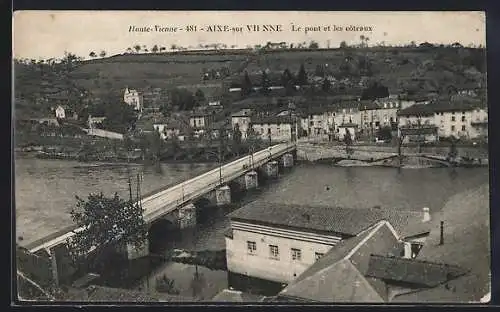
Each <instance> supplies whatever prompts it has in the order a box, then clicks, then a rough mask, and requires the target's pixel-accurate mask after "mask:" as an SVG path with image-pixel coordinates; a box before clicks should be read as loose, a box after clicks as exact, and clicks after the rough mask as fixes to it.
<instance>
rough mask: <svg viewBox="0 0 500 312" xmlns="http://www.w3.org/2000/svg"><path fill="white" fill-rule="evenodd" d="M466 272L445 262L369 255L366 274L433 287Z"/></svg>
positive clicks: (387, 279)
mask: <svg viewBox="0 0 500 312" xmlns="http://www.w3.org/2000/svg"><path fill="white" fill-rule="evenodd" d="M466 273H467V271H466V270H464V269H462V268H460V267H458V266H454V265H449V264H445V263H434V262H427V261H419V260H416V259H403V258H397V257H387V256H379V255H371V256H370V262H369V264H368V271H367V272H366V276H369V277H375V278H379V279H382V280H386V281H393V282H404V283H408V284H414V285H416V286H419V287H422V286H424V287H435V286H437V285H439V284H442V283H444V282H446V281H449V280H452V279H455V278H457V277H459V276H462V275H464V274H466Z"/></svg>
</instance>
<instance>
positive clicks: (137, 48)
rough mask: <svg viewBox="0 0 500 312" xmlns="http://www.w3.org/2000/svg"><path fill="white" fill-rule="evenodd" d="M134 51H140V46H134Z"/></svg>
mask: <svg viewBox="0 0 500 312" xmlns="http://www.w3.org/2000/svg"><path fill="white" fill-rule="evenodd" d="M134 50H135V52H137V53H139V51H141V46H140V45H138V44H136V45H135V46H134Z"/></svg>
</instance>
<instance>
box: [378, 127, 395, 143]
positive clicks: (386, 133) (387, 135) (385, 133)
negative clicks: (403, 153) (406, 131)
mask: <svg viewBox="0 0 500 312" xmlns="http://www.w3.org/2000/svg"><path fill="white" fill-rule="evenodd" d="M377 137H378V139H379V140H384V141H389V140H391V139H392V128H391V127H389V126H387V127H382V128H380V129H379V130H378V134H377Z"/></svg>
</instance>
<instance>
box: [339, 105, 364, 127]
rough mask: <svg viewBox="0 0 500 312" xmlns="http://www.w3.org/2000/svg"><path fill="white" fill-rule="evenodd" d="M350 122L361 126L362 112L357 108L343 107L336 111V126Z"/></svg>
mask: <svg viewBox="0 0 500 312" xmlns="http://www.w3.org/2000/svg"><path fill="white" fill-rule="evenodd" d="M348 122H352V123H355V124H357V125H358V126H361V112H360V111H359V110H358V109H356V108H343V109H342V110H339V111H337V112H336V113H335V126H340V125H342V124H343V123H348Z"/></svg>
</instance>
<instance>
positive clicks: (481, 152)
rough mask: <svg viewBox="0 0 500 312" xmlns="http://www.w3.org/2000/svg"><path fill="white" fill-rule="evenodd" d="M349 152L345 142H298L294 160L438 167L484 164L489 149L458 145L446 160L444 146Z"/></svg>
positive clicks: (359, 148) (368, 147)
mask: <svg viewBox="0 0 500 312" xmlns="http://www.w3.org/2000/svg"><path fill="white" fill-rule="evenodd" d="M351 150H352V153H351V155H350V156H347V153H346V149H345V146H344V145H338V144H328V143H323V144H318V143H316V144H315V143H306V142H299V143H298V144H297V160H298V161H299V162H306V163H322V164H331V165H334V166H339V167H368V166H370V167H373V166H376V167H400V168H439V167H487V166H488V164H489V162H488V151H487V150H486V149H484V148H480V147H477V148H475V147H457V152H458V156H457V157H456V159H455V160H454V161H449V159H448V157H447V156H448V151H449V149H447V148H445V147H422V148H421V150H420V151H419V150H417V149H416V148H414V147H402V148H401V155H402V157H401V158H400V157H399V154H398V152H397V147H392V146H373V145H353V146H352V147H351Z"/></svg>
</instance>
